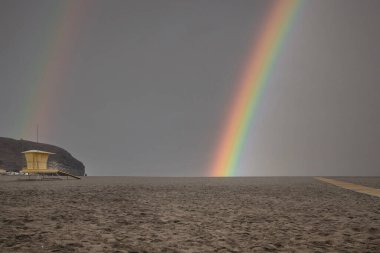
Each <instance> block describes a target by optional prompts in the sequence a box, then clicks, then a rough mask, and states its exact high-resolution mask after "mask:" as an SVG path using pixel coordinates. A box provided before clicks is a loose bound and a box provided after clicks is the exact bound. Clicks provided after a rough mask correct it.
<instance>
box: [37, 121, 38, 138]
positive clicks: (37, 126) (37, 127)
mask: <svg viewBox="0 0 380 253" xmlns="http://www.w3.org/2000/svg"><path fill="white" fill-rule="evenodd" d="M37 143H38V124H37Z"/></svg>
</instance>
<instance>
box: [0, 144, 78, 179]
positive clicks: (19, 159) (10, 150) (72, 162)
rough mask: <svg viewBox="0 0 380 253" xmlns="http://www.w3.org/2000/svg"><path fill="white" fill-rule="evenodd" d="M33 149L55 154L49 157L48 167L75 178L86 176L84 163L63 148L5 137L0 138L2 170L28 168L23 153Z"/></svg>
mask: <svg viewBox="0 0 380 253" xmlns="http://www.w3.org/2000/svg"><path fill="white" fill-rule="evenodd" d="M32 149H37V150H42V151H47V152H51V153H54V155H51V156H49V160H48V167H51V168H56V169H59V170H63V171H65V172H67V173H70V174H72V175H75V176H84V175H85V167H84V165H83V163H82V162H80V161H79V160H77V159H75V158H74V157H73V156H72V155H71V154H70V153H69V152H67V151H66V150H64V149H63V148H60V147H57V146H53V145H49V144H44V143H37V142H33V141H26V140H15V139H11V138H4V137H0V169H4V170H7V171H15V172H18V171H20V170H22V168H24V167H26V161H25V157H24V154H22V153H21V152H23V151H27V150H32Z"/></svg>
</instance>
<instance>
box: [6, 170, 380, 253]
mask: <svg viewBox="0 0 380 253" xmlns="http://www.w3.org/2000/svg"><path fill="white" fill-rule="evenodd" d="M10 178H11V177H9V176H8V177H4V176H3V177H0V252H380V198H378V197H372V196H369V195H365V194H360V193H357V192H353V191H349V190H345V189H341V188H339V187H336V186H333V185H329V184H326V183H323V182H320V181H317V180H315V179H313V178H300V177H293V178H292V177H283V178H213V179H211V178H133V177H86V178H83V179H82V180H61V181H15V179H14V178H15V177H12V178H11V179H10ZM361 180H364V181H365V180H366V179H365V178H362V179H361ZM367 180H369V181H371V180H373V179H367ZM376 180H379V178H377V179H376ZM355 183H358V182H355ZM376 183H377V184H378V183H379V182H378V181H377V182H376Z"/></svg>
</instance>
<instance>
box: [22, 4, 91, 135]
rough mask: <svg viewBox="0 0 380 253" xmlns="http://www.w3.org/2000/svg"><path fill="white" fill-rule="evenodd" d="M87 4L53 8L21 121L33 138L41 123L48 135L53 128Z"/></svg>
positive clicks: (24, 130) (23, 130)
mask: <svg viewBox="0 0 380 253" xmlns="http://www.w3.org/2000/svg"><path fill="white" fill-rule="evenodd" d="M87 2H88V1H75V0H70V1H64V2H57V3H55V5H54V10H53V14H52V15H51V16H52V19H51V20H49V28H48V29H47V33H46V36H45V38H44V39H43V40H44V45H43V48H44V50H43V53H42V54H41V55H40V56H39V59H37V60H36V64H35V69H34V71H33V73H32V76H31V77H30V79H31V80H33V82H31V83H30V84H29V86H28V91H27V97H25V98H24V99H23V105H22V110H23V111H22V113H21V114H22V115H23V116H22V122H21V124H20V125H19V128H20V129H19V130H18V131H19V134H21V137H22V138H26V139H34V137H35V131H36V126H37V125H38V124H39V126H40V128H41V127H42V130H43V132H44V136H48V135H49V132H50V131H51V130H52V129H53V128H54V119H55V117H56V115H55V114H56V106H57V104H59V102H60V101H59V100H60V97H61V96H62V89H63V87H64V81H65V74H66V72H67V71H68V69H69V67H70V57H71V56H72V53H73V50H74V48H75V41H76V40H77V39H78V35H79V29H80V27H81V26H80V23H82V22H80V19H81V18H83V11H84V9H85V7H86V6H85V5H86V4H87Z"/></svg>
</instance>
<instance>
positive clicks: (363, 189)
mask: <svg viewBox="0 0 380 253" xmlns="http://www.w3.org/2000/svg"><path fill="white" fill-rule="evenodd" d="M315 179H317V180H320V181H323V182H326V183H329V184H333V185H336V186H338V187H342V188H344V189H348V190H351V191H356V192H360V193H364V194H368V195H371V196H376V197H380V189H377V188H372V187H367V186H363V185H360V184H353V183H349V182H344V181H339V180H335V179H330V178H325V177H315Z"/></svg>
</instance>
